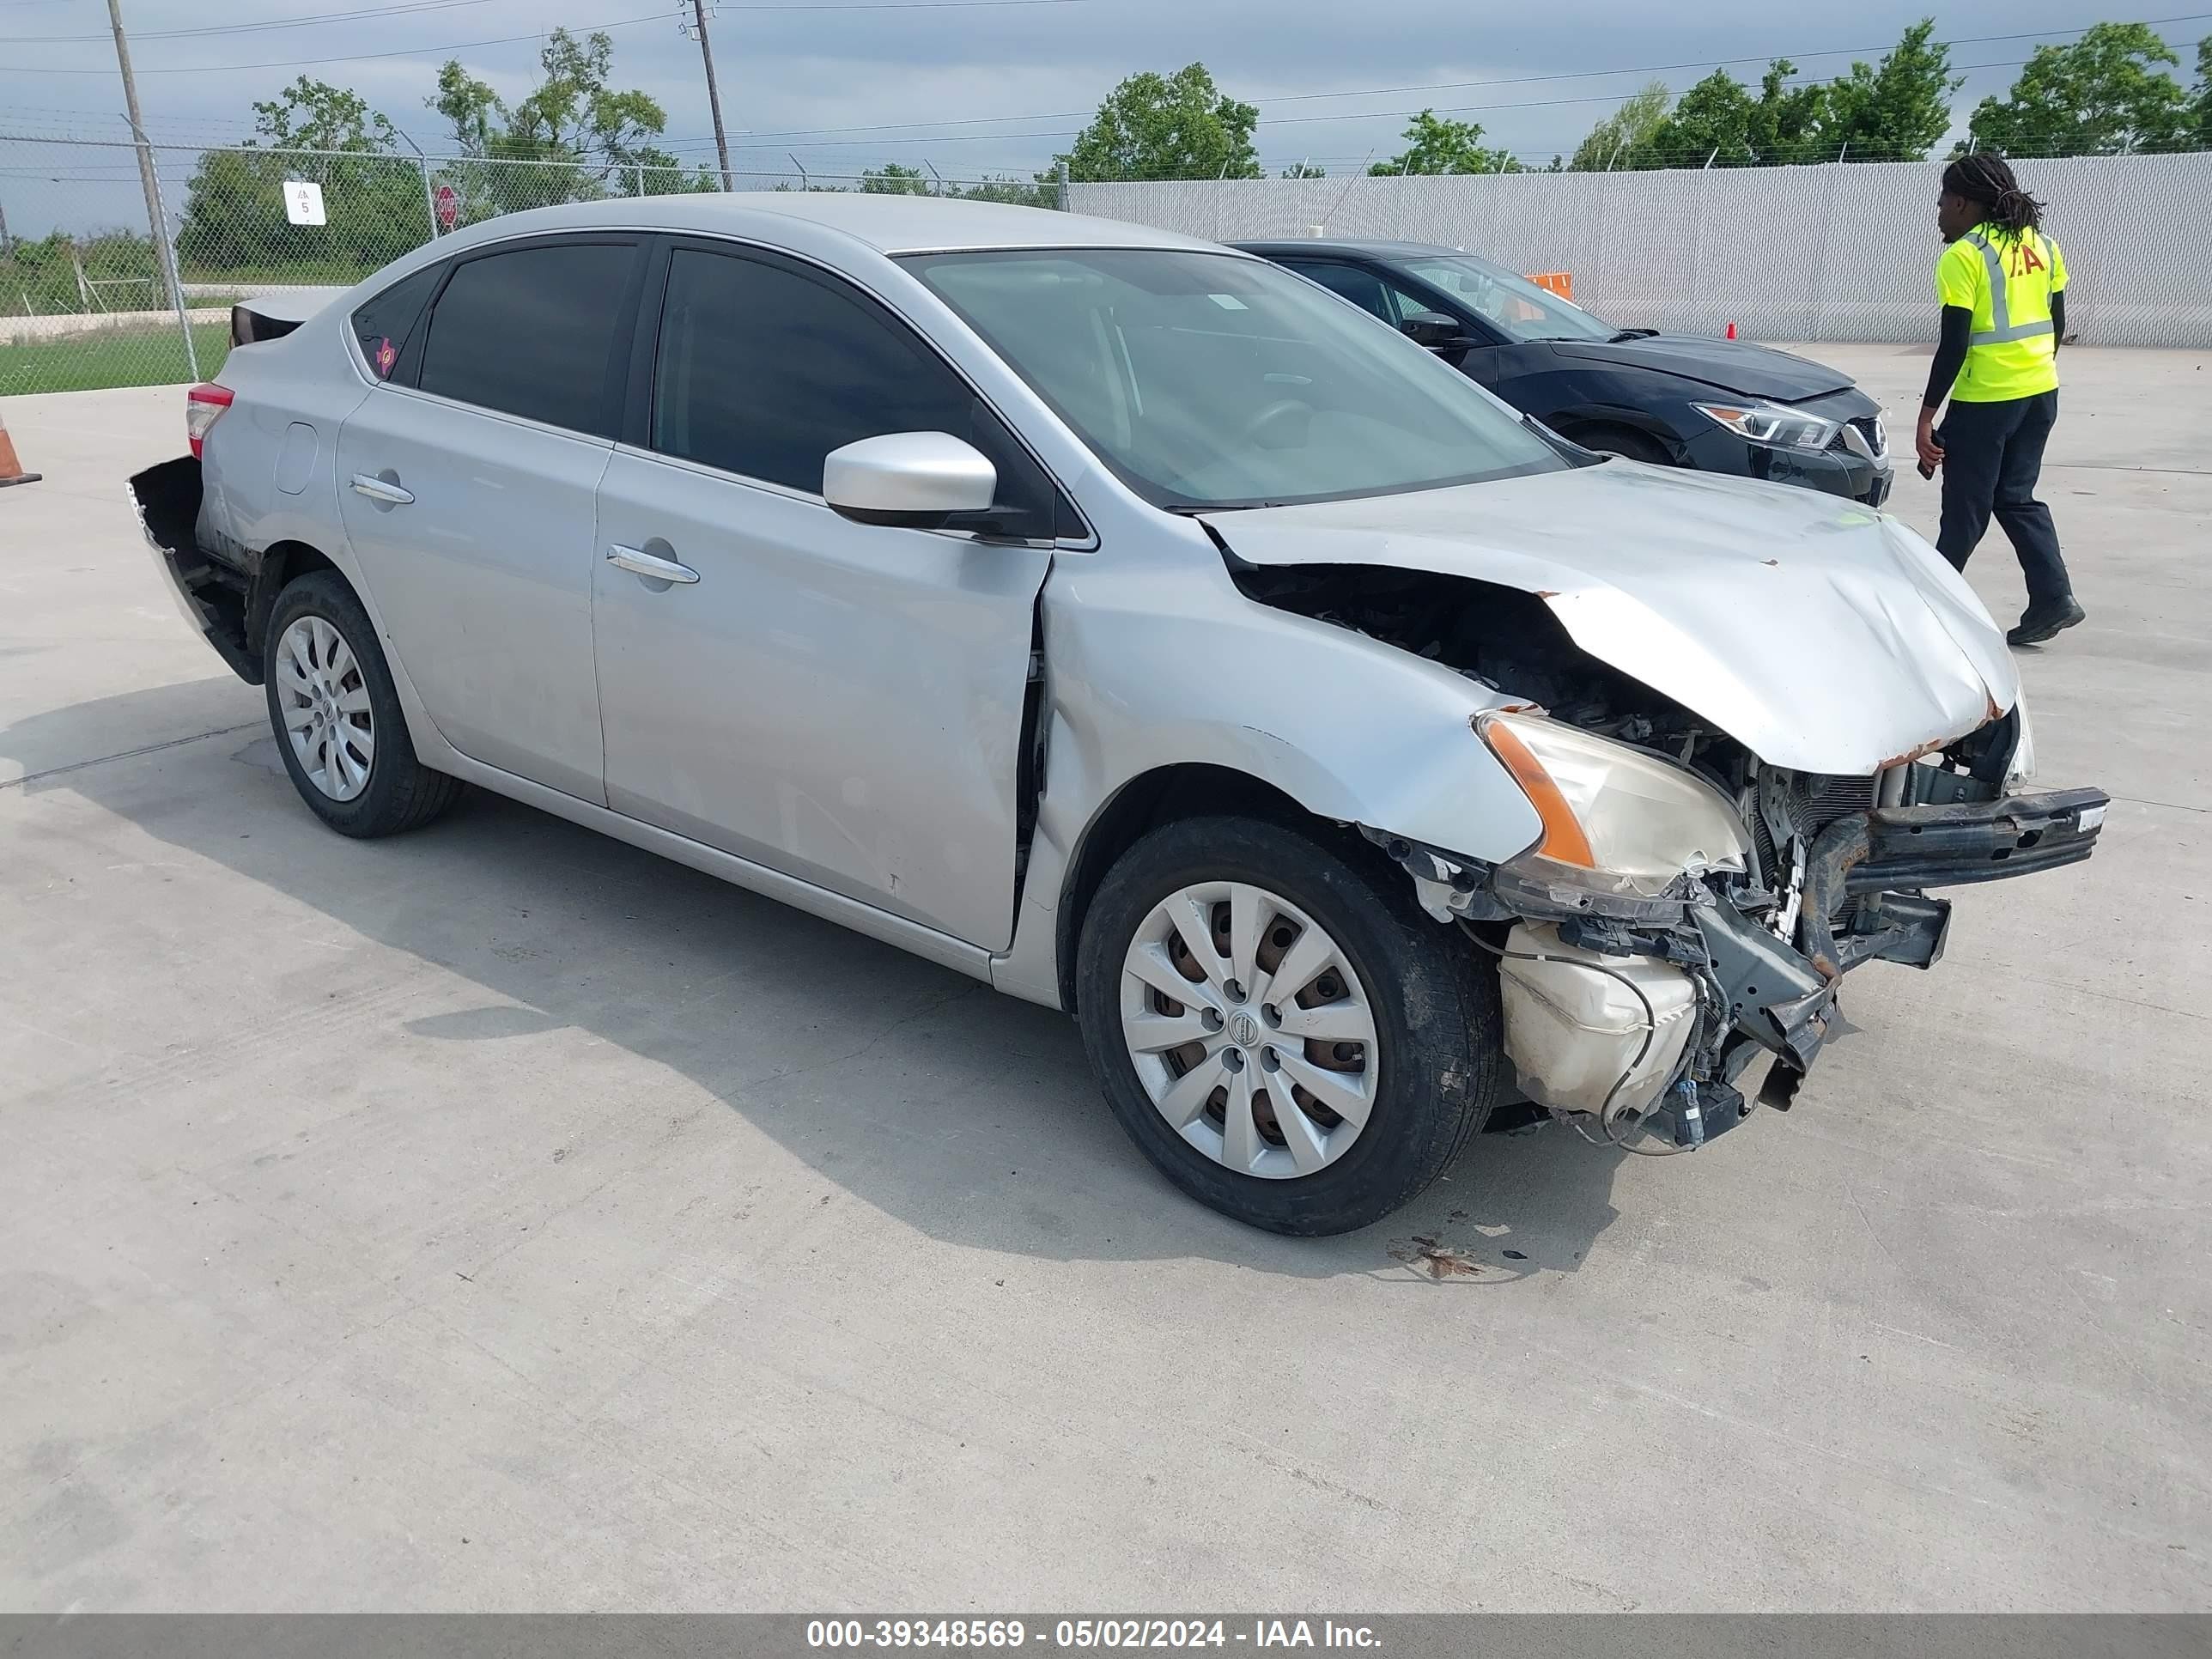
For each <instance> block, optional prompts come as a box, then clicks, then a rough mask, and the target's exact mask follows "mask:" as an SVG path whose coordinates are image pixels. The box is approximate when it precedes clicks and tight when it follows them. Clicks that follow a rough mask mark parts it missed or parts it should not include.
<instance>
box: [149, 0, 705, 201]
mask: <svg viewBox="0 0 2212 1659" xmlns="http://www.w3.org/2000/svg"><path fill="white" fill-rule="evenodd" d="M109 3H110V4H111V5H112V3H114V0H109ZM707 7H708V0H691V21H693V23H694V24H695V25H696V27H697V28H698V30H699V58H700V61H701V62H702V63H703V64H706V66H707V108H708V111H709V112H711V113H712V114H713V116H714V155H715V157H716V158H717V159H718V160H719V161H720V162H721V164H722V188H723V189H724V190H728V189H729V188H731V185H730V136H729V134H728V133H727V132H726V131H724V130H723V127H722V94H721V92H720V88H717V87H716V86H715V85H714V47H713V46H709V45H708V41H707Z"/></svg>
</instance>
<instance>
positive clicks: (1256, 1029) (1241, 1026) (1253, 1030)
mask: <svg viewBox="0 0 2212 1659" xmlns="http://www.w3.org/2000/svg"><path fill="white" fill-rule="evenodd" d="M1229 1040H1230V1041H1231V1042H1233V1043H1235V1044H1236V1045H1237V1047H1238V1048H1250V1047H1251V1046H1252V1045H1253V1044H1254V1043H1255V1042H1258V1041H1259V1040H1260V1022H1259V1021H1258V1020H1256V1019H1255V1018H1252V1016H1251V1015H1249V1014H1239V1015H1237V1018H1234V1019H1232V1020H1231V1021H1230V1022H1229Z"/></svg>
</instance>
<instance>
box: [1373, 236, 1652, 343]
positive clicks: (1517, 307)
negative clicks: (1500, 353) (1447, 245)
mask: <svg viewBox="0 0 2212 1659" xmlns="http://www.w3.org/2000/svg"><path fill="white" fill-rule="evenodd" d="M1399 268H1400V269H1401V270H1404V271H1405V272H1406V274H1407V276H1418V277H1419V278H1420V279H1421V280H1422V281H1423V282H1425V283H1430V284H1431V285H1432V286H1434V287H1437V288H1440V289H1443V291H1444V292H1445V293H1447V294H1449V295H1451V296H1452V297H1453V298H1455V299H1456V300H1457V301H1459V302H1460V303H1461V304H1462V305H1464V306H1466V307H1468V309H1469V310H1471V311H1475V312H1479V313H1481V314H1482V316H1483V317H1484V318H1485V319H1487V320H1488V321H1489V322H1490V323H1491V325H1492V326H1493V327H1495V328H1496V329H1498V331H1499V332H1500V333H1502V334H1504V335H1506V336H1507V337H1510V338H1512V339H1516V340H1609V339H1611V338H1612V337H1613V336H1614V335H1615V334H1616V333H1618V332H1619V331H1618V330H1617V329H1615V328H1614V327H1613V325H1612V324H1611V323H1601V322H1600V321H1599V320H1598V319H1596V318H1595V317H1593V316H1591V315H1590V314H1589V313H1588V312H1587V311H1584V310H1583V308H1582V307H1580V306H1578V305H1577V304H1575V303H1574V301H1571V300H1562V299H1561V298H1560V297H1559V295H1556V294H1554V293H1553V292H1552V291H1551V290H1550V289H1542V288H1539V287H1537V286H1536V284H1535V283H1532V282H1530V281H1529V280H1528V278H1527V277H1525V276H1515V275H1514V274H1513V273H1512V272H1511V271H1510V270H1504V269H1503V268H1501V267H1499V266H1498V265H1493V264H1491V263H1490V262H1489V261H1487V260H1486V259H1478V258H1474V255H1472V254H1468V253H1439V254H1437V255H1434V256H1433V257H1431V256H1426V255H1424V256H1422V257H1419V258H1412V259H1407V260H1404V261H1402V262H1401V264H1400V267H1399Z"/></svg>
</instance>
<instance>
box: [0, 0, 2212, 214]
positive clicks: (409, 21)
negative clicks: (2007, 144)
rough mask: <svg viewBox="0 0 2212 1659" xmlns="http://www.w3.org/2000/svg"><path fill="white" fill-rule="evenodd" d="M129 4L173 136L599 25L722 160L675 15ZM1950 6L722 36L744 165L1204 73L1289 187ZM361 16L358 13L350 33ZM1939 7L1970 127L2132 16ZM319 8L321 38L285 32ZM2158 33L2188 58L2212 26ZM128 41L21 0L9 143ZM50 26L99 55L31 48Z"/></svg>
mask: <svg viewBox="0 0 2212 1659" xmlns="http://www.w3.org/2000/svg"><path fill="white" fill-rule="evenodd" d="M2168 3H2169V4H2170V3H2174V0H2168ZM2179 3H2184V4H2185V3H2187V0H2179ZM123 7H124V13H125V22H126V24H127V25H128V27H129V28H130V30H131V38H132V40H133V43H134V44H133V48H132V52H133V58H134V60H135V62H136V64H137V70H138V76H139V88H140V97H141V100H142V102H143V106H144V109H145V111H146V113H147V117H148V125H149V127H150V128H151V129H152V130H153V132H154V135H155V137H156V139H168V140H174V141H178V142H183V143H209V142H216V141H220V140H222V139H223V138H226V137H242V136H244V135H246V133H247V132H249V131H250V130H251V126H252V107H251V106H252V102H253V100H255V99H257V98H264V97H268V96H270V95H271V94H274V93H275V92H276V90H277V89H278V88H281V87H283V85H284V84H286V83H287V82H289V81H290V80H291V79H292V78H293V77H294V76H298V75H301V74H308V75H313V76H319V77H320V78H323V79H326V80H330V81H333V82H338V83H339V84H341V85H346V86H350V87H352V88H355V89H356V90H357V91H359V92H360V93H361V94H362V95H363V96H364V97H366V98H367V99H368V100H369V101H370V102H371V103H372V104H373V105H374V106H376V107H377V108H379V109H381V110H383V111H384V112H386V113H387V114H388V115H390V116H391V117H392V119H393V120H394V121H395V122H397V123H398V125H400V127H401V128H403V129H404V130H405V131H408V132H409V133H410V135H411V136H413V137H415V138H416V139H417V140H418V141H419V142H421V143H422V145H423V146H424V148H426V149H430V150H431V151H432V152H433V153H434V154H435V153H436V151H437V150H438V149H439V148H440V144H439V142H438V124H437V120H436V118H435V116H434V115H432V114H431V112H429V111H428V110H427V109H426V108H425V107H424V102H423V100H424V99H425V98H426V97H427V96H428V94H429V92H430V91H431V89H432V84H433V81H434V78H435V75H436V72H437V67H438V64H440V62H441V60H442V59H444V58H447V57H455V58H459V59H460V60H461V61H462V62H463V63H464V64H466V65H467V66H468V68H469V69H470V70H471V71H473V72H474V73H476V74H477V75H479V76H483V77H484V78H485V79H487V80H489V81H490V82H492V83H493V85H495V87H497V88H499V89H500V90H501V92H502V93H503V94H507V95H509V96H515V95H520V94H522V93H524V92H526V91H527V90H528V88H529V87H530V86H531V85H532V80H533V71H534V69H535V66H536V58H537V52H538V40H537V37H538V34H539V33H540V32H542V31H544V30H545V29H547V28H550V27H553V26H554V25H556V24H562V25H566V26H568V27H571V28H573V29H575V30H578V31H580V32H582V31H588V30H590V29H592V28H595V27H604V28H605V29H606V30H607V32H608V33H609V34H610V36H611V38H612V40H613V41H614V43H615V64H616V69H617V77H616V78H617V83H618V84H621V85H624V86H636V87H641V88H644V89H645V90H646V91H647V92H649V93H651V94H653V96H654V97H655V98H657V99H659V100H660V102H661V103H662V104H663V105H664V106H665V107H666V109H667V111H668V117H669V122H668V136H669V140H670V146H669V147H670V148H672V149H677V150H678V151H680V152H682V153H684V154H686V155H696V156H702V157H703V156H707V155H711V154H712V138H711V133H712V127H711V125H710V122H709V119H708V111H707V100H706V94H705V88H704V83H703V80H702V76H701V74H700V69H699V56H698V49H697V47H696V46H695V45H694V44H692V42H691V41H690V40H688V39H687V38H685V37H684V35H683V34H682V33H679V32H678V21H677V20H678V5H677V3H676V0H404V3H401V4H398V5H397V6H395V5H394V4H393V3H392V0H290V3H289V4H287V3H282V0H226V3H220V4H216V3H210V0H123ZM1929 8H1930V0H1911V3H1899V0H1867V3H1863V4H1861V5H1858V6H1856V7H1853V8H1850V9H1847V10H1837V9H1832V8H1830V9H1810V8H1808V9H1801V10H1800V11H1798V12H1796V13H1794V14H1793V13H1791V12H1790V10H1789V9H1787V8H1784V7H1778V6H1774V5H1772V4H1771V3H1756V4H1755V3H1750V0H1708V3H1703V4H1697V5H1689V6H1664V7H1662V6H1652V5H1648V4H1637V3H1632V0H1550V3H1544V0H1539V3H1521V4H1506V5H1502V6H1493V7H1478V6H1475V5H1470V4H1468V3H1466V0H1383V3H1380V4H1374V5H1366V6H1352V5H1346V4H1344V3H1340V0H1337V3H1320V0H981V3H979V0H878V3H875V4H871V5H861V4H858V3H855V0H791V3H786V4H781V5H763V4H759V3H739V0H726V3H723V4H722V5H720V7H718V8H715V9H714V10H713V12H712V13H711V15H710V25H711V27H712V30H713V33H714V45H715V48H716V67H717V70H718V71H719V73H720V81H721V86H722V96H723V107H724V112H725V115H726V118H727V120H728V122H729V124H730V126H731V128H732V140H733V143H734V145H735V146H736V151H735V154H734V155H733V158H732V159H733V162H734V163H735V164H736V165H737V166H739V167H748V166H750V167H762V168H771V167H772V168H775V169H780V170H783V171H788V170H789V168H790V162H789V160H788V159H787V157H788V155H790V154H793V153H795V154H796V155H798V156H799V159H800V160H801V161H803V162H804V163H805V166H806V167H808V168H809V169H810V170H811V171H812V172H814V173H854V172H857V171H858V170H859V169H860V168H861V167H867V166H872V165H876V164H878V163H880V162H881V161H885V160H890V159H896V160H901V161H908V162H910V163H914V164H921V163H924V162H927V163H930V164H933V165H934V166H935V167H937V168H938V169H939V171H940V172H941V173H944V174H945V176H946V177H948V178H960V177H975V176H978V175H981V174H983V173H994V172H1028V171H1033V170H1036V168H1039V167H1042V166H1044V165H1045V164H1046V162H1047V161H1048V158H1049V156H1050V155H1052V153H1053V152H1054V150H1055V149H1060V148H1063V147H1064V146H1065V144H1066V142H1067V139H1068V138H1069V137H1070V136H1071V135H1072V134H1073V132H1074V131H1075V129H1076V128H1077V127H1078V126H1079V125H1081V123H1082V118H1083V115H1084V112H1087V111H1089V110H1090V109H1091V108H1093V107H1095V106H1096V105H1097V101H1098V99H1099V97H1100V96H1101V95H1102V94H1103V93H1104V92H1105V91H1106V90H1107V89H1108V88H1109V87H1111V86H1112V85H1113V83H1114V82H1115V81H1116V80H1118V79H1119V78H1120V77H1121V76H1124V75H1126V74H1128V73H1130V72H1132V71H1133V70H1143V69H1161V70H1171V69H1173V68H1175V67H1176V66H1179V65H1181V64H1186V63H1188V62H1190V61H1192V60H1194V59H1197V60H1200V61H1202V62H1204V63H1205V64H1206V65H1207V67H1208V68H1209V69H1211V70H1212V71H1213V73H1214V75H1215V76H1216V78H1217V79H1218V81H1219V82H1221V83H1222V85H1223V86H1224V87H1225V88H1226V89H1227V90H1229V91H1231V92H1232V93H1233V94H1236V95H1237V96H1238V97H1241V98H1244V99H1247V100H1251V101H1254V102H1256V103H1257V104H1258V105H1259V106H1260V108H1261V122H1260V131H1259V141H1260V148H1261V159H1262V160H1263V161H1265V162H1266V163H1267V165H1268V167H1269V168H1270V170H1275V169H1279V168H1280V167H1285V166H1288V165H1290V164H1291V163H1294V162H1297V161H1300V160H1302V159H1308V158H1310V159H1311V160H1313V161H1316V162H1318V163H1322V164H1324V165H1326V166H1328V168H1329V170H1330V171H1331V172H1332V173H1345V172H1351V171H1355V170H1357V169H1358V166H1359V163H1360V161H1361V160H1362V158H1363V157H1364V155H1366V154H1367V153H1368V152H1370V150H1372V151H1373V152H1375V153H1376V154H1377V155H1386V154H1388V153H1389V151H1390V150H1391V149H1394V148H1395V147H1396V137H1397V134H1398V131H1399V130H1400V129H1401V127H1402V126H1403V125H1404V124H1405V121H1406V118H1407V114H1408V112H1411V111H1413V110H1415V109H1418V108H1419V107H1420V106H1422V105H1423V104H1433V105H1435V106H1437V107H1438V108H1440V109H1451V110H1453V111H1455V112H1460V113H1462V115H1463V116H1464V117H1465V118H1474V119H1478V120H1480V122H1481V123H1482V124H1483V125H1484V126H1485V128H1486V130H1487V134H1488V140H1489V142H1491V143H1498V144H1502V145H1504V146H1506V147H1508V148H1510V149H1513V150H1514V151H1516V153H1520V154H1522V155H1528V156H1532V157H1539V158H1545V159H1548V157H1549V156H1550V155H1552V154H1553V152H1555V151H1571V149H1573V148H1574V145H1575V143H1576V142H1577V140H1578V139H1579V138H1580V137H1582V135H1583V133H1584V132H1585V131H1587V130H1588V129H1589V125H1590V124H1591V122H1592V121H1593V120H1595V118H1598V117H1600V116H1601V115H1603V114H1604V113H1606V112H1607V111H1609V110H1610V109H1612V108H1613V106H1614V105H1615V104H1617V103H1618V102H1619V100H1620V98H1622V97H1623V96H1625V95H1626V94H1628V93H1630V92H1632V91H1633V90H1635V89H1636V88H1637V87H1638V86H1639V85H1641V84H1643V83H1644V82H1645V81H1647V80H1649V79H1650V78H1652V77H1653V76H1654V75H1655V74H1656V76H1658V78H1661V79H1663V80H1665V81H1666V82H1668V84H1669V85H1670V86H1671V87H1673V88H1674V89H1675V90H1677V91H1680V89H1682V88H1686V87H1687V86H1688V85H1690V84H1691V83H1692V82H1693V81H1695V80H1697V79H1698V78H1699V76H1702V75H1704V74H1705V73H1706V72H1707V71H1708V70H1710V69H1711V67H1712V66H1713V65H1714V64H1716V63H1717V62H1720V61H1722V60H1738V61H1734V62H1732V63H1731V64H1730V67H1731V68H1732V69H1733V70H1735V73H1737V74H1738V75H1739V76H1741V77H1742V78H1745V79H1747V80H1752V79H1755V78H1756V77H1757V75H1758V73H1759V70H1760V69H1761V68H1762V67H1763V64H1764V62H1765V59H1766V58H1768V57H1770V56H1774V55H1786V56H1789V57H1790V58H1793V59H1795V60H1796V62H1797V64H1799V67H1800V70H1801V72H1802V73H1804V74H1807V75H1817V76H1826V75H1832V74H1834V73H1837V72H1838V71H1840V70H1844V69H1845V68H1846V67H1848V65H1849V64H1850V59H1851V58H1852V57H1854V56H1860V57H1868V58H1872V57H1875V56H1878V55H1879V54H1880V52H1881V50H1882V49H1883V48H1884V47H1886V46H1887V45H1888V44H1889V43H1890V42H1892V41H1893V40H1895V39H1896V37H1897V35H1898V33H1899V31H1900V30H1901V29H1903V28H1904V27H1905V26H1906V25H1907V24H1909V23H1910V22H1911V21H1914V20H1915V19H1916V18H1917V17H1918V16H1920V15H1923V13H1924V12H1925V11H1927V10H1928V9H1929ZM345 12H351V13H354V14H356V15H352V16H350V17H344V16H341V17H337V18H329V17H328V15H329V14H333V13H345ZM362 14H369V15H362ZM1941 15H1942V26H1943V27H1942V32H1943V33H1945V34H1946V35H1947V36H1948V38H1949V39H1951V40H1954V42H1957V43H1959V44H1957V45H1956V46H1955V47H1954V52H1953V60H1954V64H1957V65H1959V66H1960V67H1961V68H1968V67H1969V66H1977V65H1982V66H1986V67H1978V68H1972V69H1971V70H1970V72H1969V74H1968V77H1967V83H1966V88H1964V89H1963V90H1962V91H1961V93H1960V95H1959V106H1960V109H1961V110H1963V109H1964V108H1966V106H1969V105H1970V104H1971V103H1972V100H1974V99H1976V98H1978V97H1979V96H1980V95H1981V94H1984V93H1985V92H1989V91H2001V90H2002V88H2004V87H2005V86H2007V85H2008V84H2009V82H2010V81H2011V79H2012V77H2013V76H2014V74H2015V72H2016V66H2017V64H2019V62H2020V61H2021V59H2023V58H2026V57H2027V53H2028V52H2029V50H2030V49H2031V48H2032V47H2033V46H2034V44H2035V42H2036V40H2039V39H2043V40H2050V39H2062V40H2063V39H2067V38H2070V32H2072V31H2077V30H2079V29H2080V28H2081V27H2084V26H2086V25H2087V24H2089V23H2091V22H2094V21H2099V20H2100V19H2101V18H2107V17H2114V16H2124V15H2130V14H2126V13H2117V12H2114V11H2112V10H2110V9H2104V8H2102V7H2100V6H2098V5H2096V4H2094V3H2085V0H1957V3H1950V4H1947V5H1946V6H1944V7H1943V8H1942V14H1941ZM304 18H325V19H327V21H313V22H299V23H295V24H293V25H292V26H289V27H269V25H272V24H278V25H281V24H283V23H284V22H285V21H286V20H288V19H293V20H297V19H304ZM2154 21H2159V22H2160V27H2161V30H2162V32H2163V33H2165V34H2166V38H2167V39H2168V40H2171V41H2172V42H2174V43H2175V44H2176V45H2177V46H2181V45H2183V44H2184V43H2186V42H2193V41H2194V40H2196V38H2197V35H2198V34H2199V33H2202V32H2203V29H2204V27H2206V25H2207V23H2208V22H2212V15H2200V16H2197V17H2179V16H2176V17H2172V18H2171V19H2168V18H2166V16H2164V15H2156V16H2154ZM2023 34H2026V35H2027V37H2028V38H2025V39H2022V38H2010V39H2007V38H1997V37H2008V36H2009V37H2019V36H2021V35H2023ZM52 36H76V37H89V38H78V39H75V40H39V39H34V38H33V37H52ZM2183 55H2184V57H2185V59H2186V58H2188V56H2189V52H2187V51H2186V50H2185V51H2184V53H2183ZM300 60H315V61H312V62H307V61H300ZM240 66H252V67H240ZM1438 83H1461V84H1458V85H1453V86H1446V85H1439V84H1438ZM1469 83H1473V84H1469ZM1317 94H1318V95H1317ZM1339 94H1342V95H1339ZM120 106H121V94H120V91H119V88H118V80H117V76H116V73H115V61H114V52H113V48H112V45H111V44H110V43H109V41H108V40H107V39H106V8H105V4H104V0H0V133H16V134H39V135H44V136H49V137H58V136H64V135H67V134H70V133H72V132H74V133H76V134H79V135H88V134H94V133H97V134H100V135H106V134H109V133H112V132H113V131H115V130H116V129H117V127H118V121H117V117H116V112H118V110H119V108H120ZM22 159H23V157H22V153H21V146H17V147H16V151H15V154H14V155H12V156H11V155H9V154H8V153H6V149H5V147H4V146H0V177H4V175H5V174H6V173H8V172H9V171H10V170H11V169H9V165H8V164H9V161H11V160H12V161H21V160H22ZM40 165H46V163H45V162H44V161H43V160H42V161H41V162H40ZM46 170H47V171H48V172H50V173H54V174H55V175H56V177H55V179H54V180H53V181H52V185H50V186H49V188H50V189H52V188H56V187H58V185H60V184H61V183H64V182H66V180H65V179H63V178H62V177H61V170H60V168H59V167H58V166H49V167H47V169H46Z"/></svg>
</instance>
